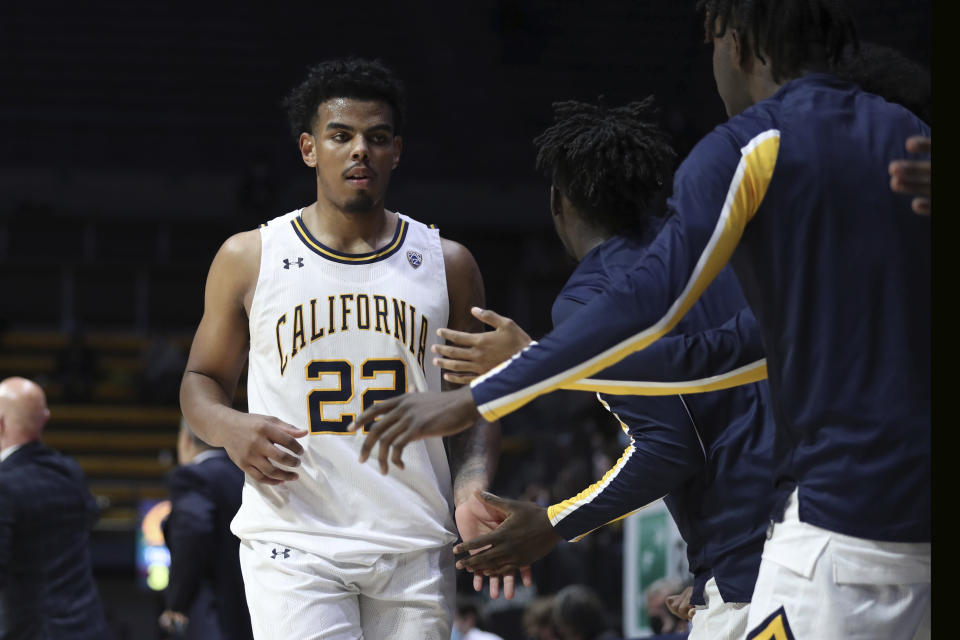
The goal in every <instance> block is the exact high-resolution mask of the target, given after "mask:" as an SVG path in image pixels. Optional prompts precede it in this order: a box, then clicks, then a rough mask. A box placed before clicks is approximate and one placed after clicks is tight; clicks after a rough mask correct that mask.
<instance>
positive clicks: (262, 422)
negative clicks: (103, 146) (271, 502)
mask: <svg viewBox="0 0 960 640" xmlns="http://www.w3.org/2000/svg"><path fill="white" fill-rule="evenodd" d="M259 264H260V233H259V231H256V230H255V231H247V232H244V233H239V234H237V235H235V236H232V237H231V238H229V239H228V240H227V241H226V242H225V243H224V244H223V246H222V247H221V248H220V251H218V252H217V255H216V257H214V259H213V264H212V265H211V266H210V272H209V274H208V276H207V284H206V290H205V292H204V309H203V317H202V319H201V320H200V326H199V327H198V328H197V333H196V335H195V336H194V338H193V344H192V345H191V347H190V357H189V359H188V360H187V368H186V372H185V373H184V376H183V382H182V383H181V386H180V407H181V411H182V412H183V415H184V417H185V418H186V420H187V422H188V423H189V424H190V426H191V428H192V429H193V430H194V431H195V432H196V433H197V435H198V436H200V438H202V439H203V440H204V441H206V442H207V443H209V444H211V445H213V446H218V447H223V448H224V449H226V451H227V454H228V455H229V456H230V459H231V460H233V461H234V462H235V463H236V464H237V466H239V467H240V468H241V469H243V471H244V472H246V473H247V474H249V475H250V476H251V477H252V478H254V479H255V480H258V481H260V482H264V483H267V484H280V483H281V482H284V481H287V480H294V479H296V478H297V475H296V474H295V473H293V472H290V471H285V470H283V469H279V468H277V467H276V466H275V465H274V462H276V463H278V464H282V465H286V466H288V467H294V466H296V465H297V464H299V459H298V458H297V457H296V455H299V454H301V453H303V448H302V447H301V446H300V444H299V443H298V442H297V440H296V438H298V437H302V436H304V435H306V431H305V430H304V429H299V428H296V427H293V426H291V425H288V424H286V423H284V422H282V421H280V420H277V419H276V418H273V417H270V416H261V415H251V414H247V413H244V412H242V411H237V410H236V409H234V408H233V406H232V404H233V403H232V400H233V396H234V393H235V391H236V388H237V381H238V380H239V379H240V374H241V373H242V372H243V366H244V363H245V362H246V359H247V351H248V348H249V338H250V337H249V329H248V323H247V314H248V312H249V309H250V303H251V301H252V300H253V293H254V289H255V288H256V283H257V276H258V273H259ZM276 445H281V446H283V447H284V448H286V449H288V450H289V451H290V452H292V453H293V454H295V455H291V454H289V453H286V452H284V451H282V450H281V449H279V448H277V446H276Z"/></svg>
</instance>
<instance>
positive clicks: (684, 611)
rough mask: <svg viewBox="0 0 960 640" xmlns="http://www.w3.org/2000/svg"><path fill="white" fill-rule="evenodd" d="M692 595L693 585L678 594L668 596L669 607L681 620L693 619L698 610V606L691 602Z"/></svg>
mask: <svg viewBox="0 0 960 640" xmlns="http://www.w3.org/2000/svg"><path fill="white" fill-rule="evenodd" d="M692 596H693V587H687V588H686V589H684V590H683V591H681V592H680V593H678V594H677V595H674V596H667V599H666V604H667V609H669V610H670V613H672V614H673V615H675V616H677V617H678V618H680V619H681V620H693V614H695V613H696V612H697V608H696V606H694V605H692V604H690V598H691V597H692Z"/></svg>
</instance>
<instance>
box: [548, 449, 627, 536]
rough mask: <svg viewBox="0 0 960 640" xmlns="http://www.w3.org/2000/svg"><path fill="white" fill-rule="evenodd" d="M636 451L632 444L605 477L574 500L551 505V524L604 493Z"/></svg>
mask: <svg viewBox="0 0 960 640" xmlns="http://www.w3.org/2000/svg"><path fill="white" fill-rule="evenodd" d="M634 451H636V448H635V447H634V446H633V445H632V444H631V445H630V446H629V447H627V448H626V449H624V450H623V455H621V456H620V459H619V460H617V463H616V464H615V465H613V466H612V467H610V469H608V470H607V472H606V473H605V474H603V477H602V478H600V479H599V480H597V481H596V482H594V483H593V484H592V485H590V486H589V487H587V488H586V489H584V490H583V491H581V492H580V493H578V494H577V495H575V496H574V497H572V498H567V499H566V500H564V501H563V502H558V503H557V504H553V505H550V506H549V507H547V517H548V518H550V522H551V524H553V525H556V524H557V523H556V522H555V521H554V518H558V517H560V518H563V517H566V516H567V515H569V514H564V513H563V512H564V511H567V510H570V512H571V513H572V512H573V511H574V510H575V509H577V508H578V507H581V506H583V504H585V503H587V502H589V501H590V500H591V499H593V498H595V497H596V496H597V495H599V494H600V492H601V491H603V490H604V489H605V488H606V486H607V485H608V484H610V481H611V480H613V479H614V477H616V475H617V474H618V473H620V470H621V469H622V468H623V467H624V465H626V464H627V460H629V459H630V456H632V455H633V452H634Z"/></svg>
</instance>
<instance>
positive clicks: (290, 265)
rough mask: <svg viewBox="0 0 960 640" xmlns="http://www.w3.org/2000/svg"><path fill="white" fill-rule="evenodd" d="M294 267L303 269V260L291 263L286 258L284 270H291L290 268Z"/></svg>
mask: <svg viewBox="0 0 960 640" xmlns="http://www.w3.org/2000/svg"><path fill="white" fill-rule="evenodd" d="M292 266H296V267H302V266H303V258H297V261H296V262H291V261H290V260H289V259H287V258H284V259H283V268H284V269H289V268H290V267H292Z"/></svg>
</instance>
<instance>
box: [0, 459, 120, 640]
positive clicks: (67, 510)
mask: <svg viewBox="0 0 960 640" xmlns="http://www.w3.org/2000/svg"><path fill="white" fill-rule="evenodd" d="M98 516H99V510H98V509H97V503H96V501H95V500H94V499H93V496H92V495H90V491H89V490H88V489H87V483H86V479H85V478H84V475H83V472H82V471H81V470H80V466H79V465H78V464H77V463H76V462H75V461H74V460H71V459H70V458H67V457H65V456H63V455H61V454H59V453H57V452H56V451H54V450H52V449H50V448H48V447H46V446H45V445H43V444H41V443H40V442H31V443H28V444H25V445H23V446H22V447H20V448H19V449H17V450H16V451H14V452H13V454H11V455H10V457H8V458H7V459H6V460H4V461H3V463H2V464H0V640H68V639H69V640H88V639H89V640H103V639H104V638H109V637H111V634H110V632H109V631H108V629H107V624H106V620H105V618H104V615H103V607H102V605H101V603H100V596H99V594H98V593H97V587H96V584H95V583H94V580H93V570H92V567H91V563H90V547H89V534H90V529H91V528H92V527H93V524H94V523H95V522H96V520H97V517H98Z"/></svg>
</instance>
